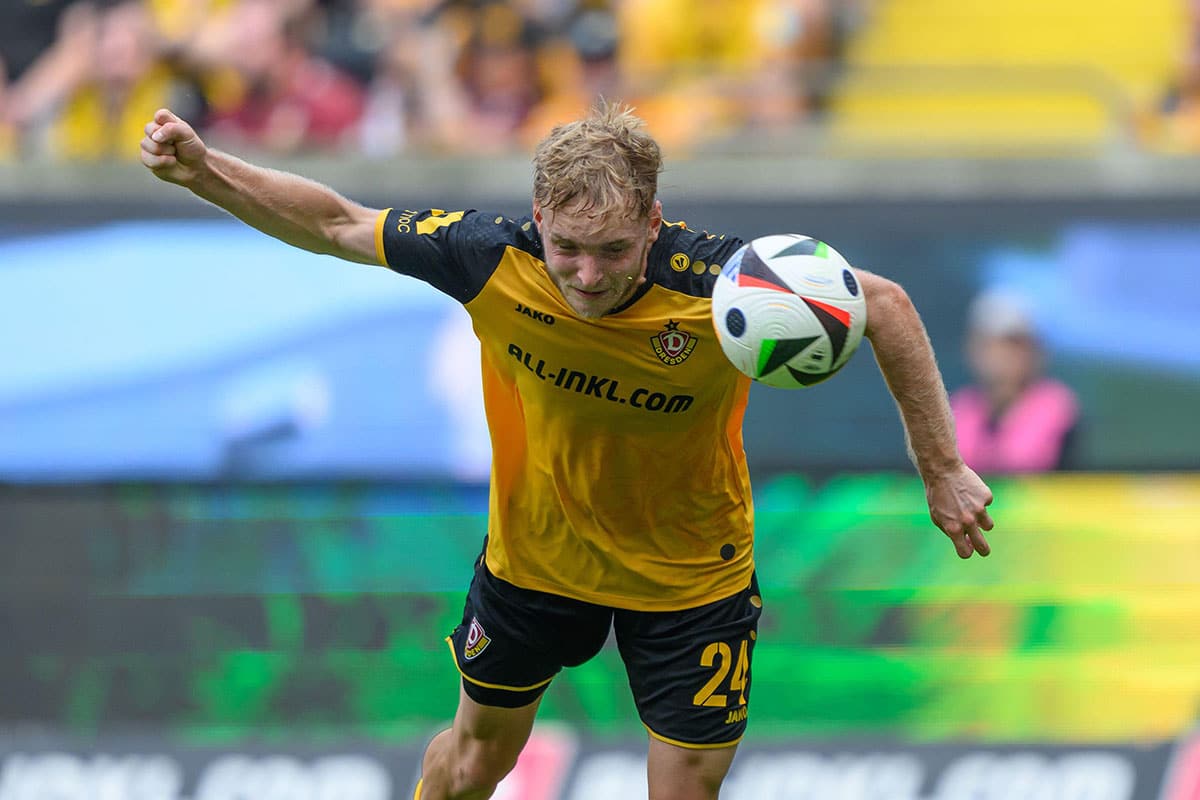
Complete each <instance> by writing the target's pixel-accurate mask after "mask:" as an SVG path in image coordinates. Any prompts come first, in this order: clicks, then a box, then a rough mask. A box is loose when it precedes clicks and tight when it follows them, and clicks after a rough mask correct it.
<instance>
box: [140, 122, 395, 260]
mask: <svg viewBox="0 0 1200 800" xmlns="http://www.w3.org/2000/svg"><path fill="white" fill-rule="evenodd" d="M142 163H143V164H145V165H146V167H147V168H149V170H150V171H151V172H153V173H154V174H155V175H156V176H158V177H159V178H161V179H162V180H164V181H167V182H169V183H177V184H179V185H180V186H183V187H185V188H187V189H190V190H191V191H192V192H193V193H195V194H196V195H197V196H199V197H202V198H204V199H205V200H207V201H209V202H210V203H212V204H214V205H217V206H220V207H221V208H223V209H225V210H226V211H228V212H229V213H230V214H233V215H234V216H235V217H237V218H238V219H240V220H242V221H243V222H245V223H246V224H248V225H252V226H253V227H255V228H258V229H259V230H260V231H262V232H263V233H266V234H269V235H270V236H274V237H275V238H276V239H279V240H280V241H283V242H287V243H288V244H290V245H293V246H295V247H300V248H303V249H304V250H309V251H312V252H314V253H323V254H328V255H332V256H337V257H338V258H344V259H346V260H348V261H357V262H359V263H362V264H379V258H378V257H377V255H376V250H375V223H376V220H377V218H378V216H379V213H380V212H379V211H377V210H374V209H370V208H367V207H365V206H361V205H359V204H358V203H355V202H353V201H351V200H348V199H346V198H345V197H343V196H342V195H340V194H338V193H337V192H335V191H334V190H333V189H330V188H329V187H328V186H323V185H321V184H319V183H317V182H315V181H310V180H308V179H307V178H302V177H300V176H299V175H292V174H290V173H287V172H280V171H278V170H273V169H266V168H264V167H256V166H254V165H253V164H248V163H246V162H245V161H242V160H241V159H239V158H235V157H233V156H231V155H229V154H228V153H222V152H221V151H219V150H214V149H212V148H210V147H207V146H206V145H205V144H204V142H203V141H202V140H201V139H200V137H199V136H198V135H197V134H196V131H195V130H194V129H193V128H192V126H191V125H189V124H188V123H186V122H184V121H183V120H181V119H180V118H179V117H177V116H175V115H174V114H173V113H171V112H170V111H168V110H166V109H160V110H159V111H157V112H156V113H155V115H154V119H153V121H151V122H149V123H147V124H146V135H145V137H143V139H142Z"/></svg>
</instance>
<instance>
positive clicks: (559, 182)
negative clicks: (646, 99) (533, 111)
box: [533, 99, 662, 218]
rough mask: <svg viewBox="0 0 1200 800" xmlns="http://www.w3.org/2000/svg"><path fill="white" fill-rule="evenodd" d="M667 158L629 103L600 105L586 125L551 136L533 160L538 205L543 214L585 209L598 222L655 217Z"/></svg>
mask: <svg viewBox="0 0 1200 800" xmlns="http://www.w3.org/2000/svg"><path fill="white" fill-rule="evenodd" d="M660 172H662V152H661V151H660V150H659V147H658V142H656V141H654V138H653V137H652V136H650V134H649V133H647V132H646V130H645V123H643V122H642V120H641V119H639V118H638V117H637V116H635V115H634V113H633V109H632V108H631V107H630V106H627V105H625V104H623V103H609V102H608V101H606V100H603V99H602V100H600V101H599V102H598V103H597V104H596V105H595V106H594V107H593V108H592V111H591V113H590V114H589V115H588V116H587V117H586V118H585V119H581V120H577V121H575V122H570V123H567V124H565V125H559V126H557V127H555V128H554V129H553V130H552V131H550V133H549V135H547V136H546V138H545V139H543V140H542V141H541V142H540V143H539V144H538V146H537V148H536V149H535V150H534V154H533V200H534V202H535V203H537V204H538V205H539V206H541V207H542V208H551V209H558V208H563V207H564V206H567V205H574V204H576V203H578V204H579V206H578V208H579V210H581V211H585V212H587V213H589V214H590V215H592V216H601V215H604V214H607V213H609V212H610V211H614V210H615V211H617V212H618V213H621V214H625V215H631V216H635V217H638V218H641V217H647V216H649V215H650V211H651V209H653V208H654V199H655V197H656V196H657V194H658V174H659V173H660Z"/></svg>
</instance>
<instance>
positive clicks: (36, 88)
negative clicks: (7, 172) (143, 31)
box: [0, 0, 99, 154]
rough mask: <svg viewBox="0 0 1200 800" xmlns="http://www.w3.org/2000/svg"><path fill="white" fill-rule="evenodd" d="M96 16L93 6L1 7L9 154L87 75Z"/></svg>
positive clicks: (2, 130)
mask: <svg viewBox="0 0 1200 800" xmlns="http://www.w3.org/2000/svg"><path fill="white" fill-rule="evenodd" d="M98 16H99V15H98V13H97V10H96V7H95V5H94V4H93V3H91V2H70V1H69V0H46V2H35V1H34V0H18V2H14V3H0V138H3V139H4V140H5V142H6V143H7V150H8V152H9V154H12V153H15V152H16V150H17V148H18V146H19V141H18V139H19V137H21V136H23V135H24V134H25V133H26V132H27V131H28V130H29V129H30V128H31V127H33V126H35V125H36V124H38V123H40V122H44V121H45V119H46V118H47V117H48V116H49V115H50V114H51V113H52V112H53V111H54V109H55V108H56V107H57V105H58V104H60V103H61V102H62V101H63V98H65V97H66V96H67V95H68V94H69V93H70V92H71V91H72V89H74V87H75V86H77V85H78V84H79V83H80V82H81V81H83V80H84V78H85V77H86V75H87V74H88V72H89V70H90V68H91V65H92V63H93V54H94V48H95V42H96V26H97V21H98Z"/></svg>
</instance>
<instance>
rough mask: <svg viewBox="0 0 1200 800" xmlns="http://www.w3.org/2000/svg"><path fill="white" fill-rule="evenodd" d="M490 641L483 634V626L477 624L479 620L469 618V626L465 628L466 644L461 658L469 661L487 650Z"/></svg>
mask: <svg viewBox="0 0 1200 800" xmlns="http://www.w3.org/2000/svg"><path fill="white" fill-rule="evenodd" d="M491 643H492V640H491V639H489V638H488V635H487V634H486V633H484V631H483V626H482V625H480V624H479V620H478V619H476V618H475V617H471V624H470V626H469V627H468V628H467V642H466V646H465V647H464V648H463V658H465V659H466V660H467V661H470V660H471V659H472V658H474V657H475V656H477V655H479V654H480V653H482V652H483V651H484V649H486V648H487V646H488V645H489V644H491Z"/></svg>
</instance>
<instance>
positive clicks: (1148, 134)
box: [1142, 0, 1200, 153]
mask: <svg viewBox="0 0 1200 800" xmlns="http://www.w3.org/2000/svg"><path fill="white" fill-rule="evenodd" d="M1188 10H1189V22H1188V34H1187V44H1186V45H1185V49H1184V54H1183V59H1182V66H1181V68H1180V70H1179V75H1178V76H1177V77H1176V79H1175V80H1174V81H1173V82H1172V84H1171V85H1170V86H1169V87H1167V90H1166V92H1165V94H1164V95H1163V97H1162V99H1161V101H1160V103H1159V108H1158V109H1157V110H1156V111H1157V113H1155V114H1153V115H1150V117H1149V118H1148V119H1145V120H1142V123H1143V124H1142V135H1143V138H1144V139H1147V140H1149V143H1150V145H1151V146H1152V147H1154V148H1156V149H1159V150H1166V151H1168V152H1184V153H1196V152H1200V0H1191V2H1189V3H1188Z"/></svg>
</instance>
